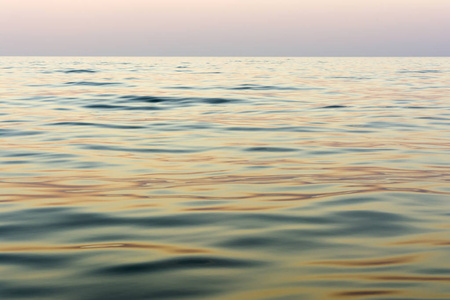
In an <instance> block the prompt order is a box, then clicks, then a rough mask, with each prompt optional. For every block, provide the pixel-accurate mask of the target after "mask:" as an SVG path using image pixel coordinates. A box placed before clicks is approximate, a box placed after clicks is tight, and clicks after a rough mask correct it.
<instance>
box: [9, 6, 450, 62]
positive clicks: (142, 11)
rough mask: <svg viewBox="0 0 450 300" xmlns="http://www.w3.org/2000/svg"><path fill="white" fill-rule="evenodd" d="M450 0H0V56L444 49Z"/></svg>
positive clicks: (433, 52) (434, 52)
mask: <svg viewBox="0 0 450 300" xmlns="http://www.w3.org/2000/svg"><path fill="white" fill-rule="evenodd" d="M449 16H450V0H390V1H388V0H378V1H369V0H310V1H303V0H165V1H161V0H159V1H154V0H127V1H124V0H109V1H107V0H89V1H88V0H77V1H74V0H0V55H130V56H134V55H137V56H161V55H162V56H165V55H167V56H191V55H194V56H449V55H450V34H449V32H450V17H449Z"/></svg>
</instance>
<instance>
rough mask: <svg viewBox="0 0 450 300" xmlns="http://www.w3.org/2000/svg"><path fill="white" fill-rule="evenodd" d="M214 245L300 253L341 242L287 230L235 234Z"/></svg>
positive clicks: (250, 249) (332, 246)
mask: <svg viewBox="0 0 450 300" xmlns="http://www.w3.org/2000/svg"><path fill="white" fill-rule="evenodd" d="M214 246H216V247H223V248H225V249H238V250H240V251H258V252H274V253H277V252H282V253H300V252H305V251H317V250H320V249H336V247H340V245H339V244H333V243H331V242H324V241H322V240H320V239H316V238H314V237H311V236H302V235H300V234H298V235H292V234H289V233H286V232H281V231H277V232H271V233H270V235H269V233H268V235H266V236H262V235H251V236H239V235H235V236H234V237H232V238H229V239H228V240H224V241H221V242H219V243H217V244H215V245H214Z"/></svg>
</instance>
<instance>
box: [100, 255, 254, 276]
mask: <svg viewBox="0 0 450 300" xmlns="http://www.w3.org/2000/svg"><path fill="white" fill-rule="evenodd" d="M261 264H262V263H260V262H256V261H250V260H238V259H230V258H218V257H197V256H196V257H182V258H174V259H166V260H160V261H156V262H144V263H134V264H123V265H118V266H112V267H107V268H103V269H100V270H97V273H100V274H105V275H133V274H141V273H150V272H152V273H154V272H158V273H159V272H168V271H178V270H191V269H224V268H248V267H255V266H259V265H261Z"/></svg>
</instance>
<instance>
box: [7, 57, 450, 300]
mask: <svg viewBox="0 0 450 300" xmlns="http://www.w3.org/2000/svg"><path fill="white" fill-rule="evenodd" d="M449 83H450V59H449V58H137V57H136V58H125V57H96V58H94V57H91V58H86V57H1V58H0V166H1V169H0V298H1V299H42V300H44V299H45V300H56V299H68V300H72V299H73V300H91V299H92V300H94V299H95V300H96V299H109V300H114V299H136V300H140V299H265V300H269V299H270V300H275V299H276V300H288V299H319V300H321V299H383V300H387V299H397V300H400V299H450V285H449V282H450V251H449V250H450V222H449V220H450V150H449V149H450V99H449V91H450V89H449V88H450V84H449Z"/></svg>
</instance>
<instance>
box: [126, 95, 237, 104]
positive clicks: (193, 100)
mask: <svg viewBox="0 0 450 300" xmlns="http://www.w3.org/2000/svg"><path fill="white" fill-rule="evenodd" d="M120 98H122V99H126V101H123V102H125V103H126V102H130V101H133V102H146V103H164V102H165V103H208V104H226V103H234V102H239V101H240V100H237V99H228V98H201V97H192V98H180V97H155V96H135V95H127V96H121V97H120Z"/></svg>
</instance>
